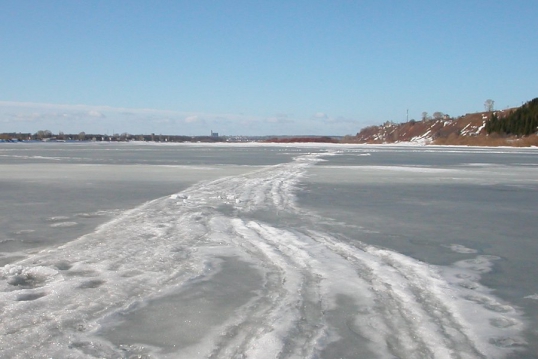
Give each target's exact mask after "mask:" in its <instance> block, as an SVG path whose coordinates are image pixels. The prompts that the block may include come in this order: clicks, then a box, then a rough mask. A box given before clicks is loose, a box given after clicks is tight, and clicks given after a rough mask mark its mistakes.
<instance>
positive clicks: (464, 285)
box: [0, 146, 527, 358]
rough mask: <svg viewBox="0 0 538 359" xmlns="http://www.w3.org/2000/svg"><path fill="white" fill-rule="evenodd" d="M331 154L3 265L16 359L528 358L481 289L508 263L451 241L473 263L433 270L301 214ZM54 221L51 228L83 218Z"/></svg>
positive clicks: (297, 158)
mask: <svg viewBox="0 0 538 359" xmlns="http://www.w3.org/2000/svg"><path fill="white" fill-rule="evenodd" d="M271 148H274V147H271ZM327 148H328V149H329V152H326V151H325V149H320V150H318V151H312V153H295V154H294V156H293V157H294V159H292V160H290V161H284V162H283V163H279V164H273V165H269V166H263V167H256V168H250V170H248V171H244V173H242V174H233V175H230V176H223V177H221V178H218V179H212V180H205V181H201V182H198V183H196V184H194V185H191V186H189V187H188V188H185V189H183V190H181V191H179V192H177V193H175V194H172V195H170V194H167V195H166V196H163V197H160V198H158V199H155V200H152V201H149V202H147V203H144V204H143V205H140V206H137V207H135V208H133V209H131V210H127V211H123V212H121V213H118V214H116V215H115V216H114V217H113V219H112V220H110V221H109V222H107V223H105V224H102V225H101V226H100V227H98V228H97V229H96V230H94V231H92V232H90V233H88V234H86V235H84V236H81V237H80V238H78V239H77V240H74V241H69V242H67V243H65V244H62V245H59V246H54V245H52V246H50V247H48V248H45V249H43V250H41V251H40V252H38V253H29V254H27V258H25V259H22V260H19V261H17V262H14V263H11V264H8V265H5V266H3V267H2V268H1V271H0V277H1V280H0V303H1V307H0V323H1V325H0V348H1V349H2V353H3V355H6V356H7V357H12V358H26V357H32V356H33V357H38V356H39V355H44V356H48V357H76V358H78V357H81V358H82V357H88V358H101V357H106V358H115V357H136V356H141V357H144V356H147V357H162V358H198V357H200V358H207V357H218V358H236V357H243V358H275V357H280V358H331V357H337V355H338V356H347V357H376V358H394V357H399V358H484V357H487V358H502V357H505V356H507V355H508V354H510V353H513V352H514V351H515V350H519V349H522V348H525V347H526V345H527V343H526V340H525V338H524V337H523V334H522V333H523V330H524V329H525V327H526V326H525V322H524V320H523V316H522V313H521V311H520V309H519V308H518V307H517V306H515V305H513V304H511V303H508V302H506V301H505V300H502V299H501V298H499V297H497V296H496V295H495V293H494V292H493V291H492V290H491V289H490V288H488V287H486V286H485V285H483V284H482V283H481V279H482V278H483V276H484V275H487V274H488V273H490V272H491V271H492V268H493V267H494V265H495V263H497V262H499V261H500V260H501V258H500V257H498V256H493V255H485V254H480V255H478V251H475V250H473V249H471V248H470V246H466V245H465V246H464V245H463V244H458V243H450V242H449V243H448V244H446V245H447V246H448V248H446V247H442V246H437V248H438V249H439V250H445V251H446V252H452V254H453V255H460V256H466V257H464V259H461V260H458V261H456V262H454V263H453V264H452V265H450V266H438V265H432V264H428V263H426V262H423V261H419V260H417V259H414V258H412V257H411V256H408V255H405V254H402V253H398V252H397V251H394V250H390V249H388V248H382V247H380V246H376V245H371V244H367V243H365V242H363V241H360V240H356V239H354V240H351V239H350V238H347V237H346V234H345V233H344V232H337V231H332V230H327V228H331V229H337V228H339V227H338V226H337V225H328V224H327V223H329V224H330V223H331V222H330V219H329V218H324V217H323V216H320V215H319V214H318V213H316V212H314V211H310V210H307V209H305V208H304V207H302V206H301V205H300V203H299V201H298V200H297V197H296V195H297V193H298V192H299V191H300V189H301V185H302V183H303V180H304V179H305V178H306V177H307V176H312V175H315V174H316V171H315V170H313V169H314V168H315V166H317V165H319V164H321V161H322V160H327V159H328V161H327V162H331V160H332V158H333V157H334V158H337V157H338V156H340V155H342V153H339V152H337V151H335V150H334V149H332V147H330V146H329V147H327ZM363 157H364V158H367V159H370V158H372V157H375V155H372V156H360V158H363ZM325 163H326V162H325ZM424 168H427V167H424ZM326 170H329V171H331V170H332V169H331V166H328V167H327V169H326ZM363 170H364V171H366V172H368V171H373V172H370V173H371V174H372V175H375V176H377V175H379V172H380V170H379V168H377V167H374V168H366V169H363ZM374 172H375V173H374ZM381 172H384V171H383V170H381ZM441 172H442V174H443V173H444V172H443V171H430V172H427V173H426V172H423V171H418V172H417V171H414V170H413V171H408V172H405V173H408V175H410V176H421V175H423V174H424V173H426V174H431V175H435V176H437V175H439V173H441ZM317 173H319V172H317ZM309 178H310V177H309ZM370 178H372V177H370ZM413 178H414V177H413ZM348 180H349V179H348ZM362 180H363V181H364V179H362ZM77 213H79V214H82V215H81V216H77V217H76V218H77V221H78V220H79V219H83V218H84V216H85V214H87V213H93V212H91V211H90V212H85V211H79V212H77ZM54 217H56V218H55V219H54V220H50V217H49V220H47V221H46V223H47V224H48V225H51V224H61V223H70V222H73V223H74V222H75V221H71V219H72V218H73V217H75V215H73V216H72V217H71V216H64V217H61V218H59V217H60V216H54ZM324 221H325V222H324ZM65 229H67V228H65Z"/></svg>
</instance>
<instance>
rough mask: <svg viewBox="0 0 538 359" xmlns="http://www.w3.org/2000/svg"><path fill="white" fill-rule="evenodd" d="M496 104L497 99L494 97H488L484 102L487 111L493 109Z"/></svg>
mask: <svg viewBox="0 0 538 359" xmlns="http://www.w3.org/2000/svg"><path fill="white" fill-rule="evenodd" d="M494 105H495V101H493V100H492V99H487V100H486V102H484V108H485V109H486V112H491V111H493V106H494Z"/></svg>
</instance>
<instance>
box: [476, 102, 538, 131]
mask: <svg viewBox="0 0 538 359" xmlns="http://www.w3.org/2000/svg"><path fill="white" fill-rule="evenodd" d="M537 130H538V97H537V98H535V99H534V100H531V101H529V102H527V103H526V104H524V105H523V106H521V107H520V108H518V109H517V110H515V111H513V112H511V113H509V114H508V115H507V116H505V117H502V118H501V117H499V116H498V115H497V113H495V112H493V113H492V114H491V116H490V117H489V120H488V121H487V122H486V132H487V133H488V134H492V133H498V134H503V135H516V136H529V135H532V134H534V133H536V132H537Z"/></svg>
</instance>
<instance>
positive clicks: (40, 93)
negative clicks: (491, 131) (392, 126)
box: [0, 0, 538, 135]
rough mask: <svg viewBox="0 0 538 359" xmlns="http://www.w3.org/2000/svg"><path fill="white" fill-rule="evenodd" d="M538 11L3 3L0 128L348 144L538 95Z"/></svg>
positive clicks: (467, 4) (531, 6) (427, 4)
mask: <svg viewBox="0 0 538 359" xmlns="http://www.w3.org/2000/svg"><path fill="white" fill-rule="evenodd" d="M536 19H538V2H537V1H535V0H533V1H518V0H515V1H469V0H466V1H459V0H452V1H433V0H432V1H412V0H411V1H383V0H380V1H338V0H333V1H315V0H310V1H276V0H273V1H242V0H236V1H226V0H222V1H203V0H201V1H194V0H191V1H181V0H175V1H149V0H148V1H138V0H129V1H120V0H115V1H110V0H105V1H98V0H91V1H90V0H88V1H80V0H66V1H53V0H39V1H37V0H34V1H25V0H0V54H1V55H0V132H32V133H34V132H37V131H38V130H45V129H48V130H50V131H52V132H53V133H57V132H59V131H63V132H65V133H78V132H80V131H86V132H88V133H109V134H110V133H112V132H113V131H114V132H117V133H122V132H128V133H132V134H137V133H152V132H153V133H162V134H185V135H204V134H208V133H209V131H210V130H213V131H217V132H219V133H221V134H226V135H241V134H243V135H271V134H275V135H281V134H287V135H294V134H296V135H299V134H313V135H324V134H325V135H346V134H355V133H357V132H358V131H359V130H360V129H361V128H363V127H365V126H369V125H373V124H380V123H383V122H385V121H394V122H403V121H405V120H406V111H407V110H409V119H412V118H414V119H419V118H420V117H421V113H422V112H423V111H427V112H429V113H430V114H431V113H433V112H435V111H441V112H443V113H448V114H449V115H452V116H459V115H463V114H465V113H469V112H477V111H482V110H483V109H484V101H485V100H486V99H493V100H494V101H495V107H496V108H497V109H503V108H506V107H507V106H510V107H512V106H518V105H521V103H522V102H526V101H528V100H531V99H533V98H535V97H538V71H537V64H538V45H536V44H537V42H536V41H537V40H536V38H537V36H538V21H536Z"/></svg>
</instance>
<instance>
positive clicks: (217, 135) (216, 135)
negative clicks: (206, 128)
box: [211, 130, 219, 137]
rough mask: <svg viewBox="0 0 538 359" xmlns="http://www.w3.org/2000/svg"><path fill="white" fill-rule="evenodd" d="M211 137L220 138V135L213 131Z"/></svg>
mask: <svg viewBox="0 0 538 359" xmlns="http://www.w3.org/2000/svg"><path fill="white" fill-rule="evenodd" d="M211 137H219V133H218V132H213V130H211Z"/></svg>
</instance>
